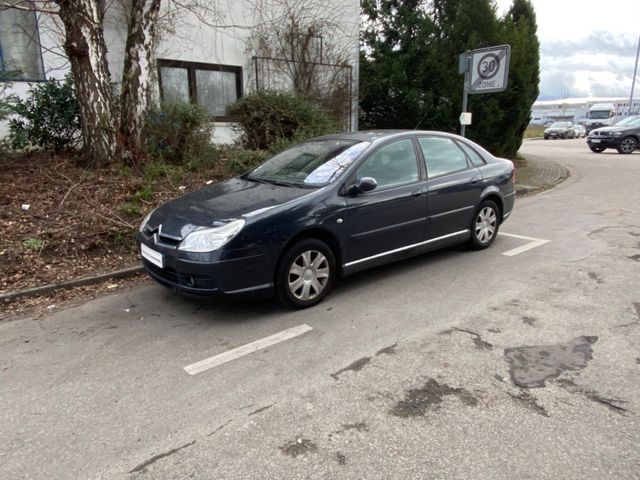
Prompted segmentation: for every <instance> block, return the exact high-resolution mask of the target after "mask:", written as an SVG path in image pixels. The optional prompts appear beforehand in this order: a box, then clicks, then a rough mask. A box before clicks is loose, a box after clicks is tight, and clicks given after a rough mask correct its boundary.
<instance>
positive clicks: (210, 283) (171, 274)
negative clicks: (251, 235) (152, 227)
mask: <svg viewBox="0 0 640 480" xmlns="http://www.w3.org/2000/svg"><path fill="white" fill-rule="evenodd" d="M137 242H138V252H139V253H140V248H141V247H140V244H144V245H146V246H147V247H149V248H151V249H153V250H154V251H156V252H158V253H160V254H161V255H162V258H163V265H162V267H160V266H158V265H155V264H154V263H152V262H151V261H149V260H148V259H146V258H144V257H142V265H143V266H144V268H145V270H146V271H147V273H148V274H149V276H150V277H151V278H153V279H154V280H155V281H156V282H158V283H159V284H161V285H163V286H165V287H167V288H170V289H171V290H174V291H176V292H179V293H182V294H186V295H189V296H198V297H216V296H228V295H241V294H247V295H260V296H266V295H271V294H272V293H273V278H274V272H275V262H274V261H272V255H271V254H270V252H269V251H268V250H266V249H265V250H262V251H255V250H247V251H224V252H213V253H212V254H210V255H201V257H202V258H201V259H199V260H195V259H186V258H180V253H179V252H178V251H177V250H176V249H167V248H164V247H162V246H160V245H157V244H155V243H154V242H153V241H151V240H150V239H145V238H144V236H143V235H139V236H138V240H137Z"/></svg>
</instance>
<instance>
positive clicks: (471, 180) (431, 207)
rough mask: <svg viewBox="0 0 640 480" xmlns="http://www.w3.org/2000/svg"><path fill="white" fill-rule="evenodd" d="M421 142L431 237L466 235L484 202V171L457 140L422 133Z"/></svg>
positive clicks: (428, 227)
mask: <svg viewBox="0 0 640 480" xmlns="http://www.w3.org/2000/svg"><path fill="white" fill-rule="evenodd" d="M418 144H419V145H420V149H421V152H422V155H423V158H424V160H425V162H426V167H427V177H428V180H427V190H428V198H427V217H428V225H427V234H426V235H427V238H428V239H436V238H440V237H447V236H455V235H460V236H462V235H464V233H466V232H467V231H468V230H469V228H470V225H471V220H472V217H473V213H474V211H475V209H476V207H477V206H478V203H479V202H480V195H481V194H482V189H483V182H482V173H481V172H480V170H479V169H478V168H476V167H475V166H474V165H473V163H472V162H471V160H470V159H469V158H468V157H467V154H466V153H465V152H464V151H463V150H462V148H461V147H460V146H459V145H458V143H457V142H456V141H454V140H453V139H451V138H447V137H442V136H421V137H419V138H418Z"/></svg>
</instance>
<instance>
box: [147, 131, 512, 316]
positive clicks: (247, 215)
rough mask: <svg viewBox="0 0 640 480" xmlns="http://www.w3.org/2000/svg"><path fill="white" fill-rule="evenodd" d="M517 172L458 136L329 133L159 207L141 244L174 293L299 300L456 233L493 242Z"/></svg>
mask: <svg viewBox="0 0 640 480" xmlns="http://www.w3.org/2000/svg"><path fill="white" fill-rule="evenodd" d="M514 181H515V169H514V166H513V163H512V162H511V161H509V160H504V159H500V158H496V157H494V156H493V155H491V154H490V153H489V152H487V151H486V150H484V149H483V148H482V147H480V146H478V145H476V144H475V143H473V142H470V141H469V140H467V139H465V138H462V137H458V136H456V135H450V134H445V133H440V132H430V131H373V132H360V133H344V134H337V135H330V136H324V137H318V138H314V139H311V140H308V141H306V142H303V143H301V144H298V145H295V146H293V147H291V148H289V149H287V150H284V151H283V152H280V153H278V154H277V155H275V156H274V157H272V158H270V159H268V160H267V161H265V162H264V163H263V164H261V165H260V166H258V167H257V168H255V169H253V170H252V171H250V172H248V173H246V174H244V175H242V176H240V177H237V178H233V179H231V180H227V181H225V182H221V183H218V184H215V185H211V186H209V187H206V188H204V189H202V190H199V191H196V192H193V193H190V194H188V195H185V196H183V197H181V198H178V199H175V200H173V201H170V202H168V203H167V204H165V205H162V206H161V207H159V208H157V209H156V210H154V211H153V212H151V213H150V214H149V215H148V216H147V218H146V219H145V220H144V221H143V223H142V225H141V226H140V234H139V236H138V243H139V246H140V253H141V256H142V260H143V264H144V266H145V268H146V270H147V272H148V273H149V275H151V277H153V278H154V279H155V280H156V281H158V282H159V283H160V284H162V285H164V286H167V287H169V288H172V289H174V290H176V291H179V292H182V293H187V294H192V295H207V296H213V295H234V294H238V295H239V294H252V295H255V294H263V295H271V294H273V293H274V292H275V293H276V295H277V296H278V297H279V299H280V300H281V301H283V302H284V303H286V304H288V305H290V306H293V307H297V308H304V307H310V306H312V305H314V304H316V303H318V302H319V301H320V300H322V299H323V298H324V297H325V296H326V295H327V293H328V292H329V290H330V289H331V287H332V285H333V283H334V281H335V280H336V279H337V278H338V277H340V276H343V275H348V274H351V273H353V272H356V271H359V270H363V269H366V268H369V267H374V266H376V265H381V264H383V263H387V262H391V261H394V260H397V259H399V258H404V257H407V256H411V255H416V254H419V253H423V252H425V251H428V250H434V249H437V248H442V247H445V246H448V245H452V244H456V243H461V242H467V243H468V244H469V245H470V246H471V247H472V248H475V249H482V248H486V247H488V246H489V245H491V244H492V243H493V241H494V240H495V238H496V235H497V233H498V228H499V227H500V224H501V223H502V222H503V221H504V220H506V219H507V217H508V216H509V215H510V214H511V212H512V210H513V205H514V200H515V189H514Z"/></svg>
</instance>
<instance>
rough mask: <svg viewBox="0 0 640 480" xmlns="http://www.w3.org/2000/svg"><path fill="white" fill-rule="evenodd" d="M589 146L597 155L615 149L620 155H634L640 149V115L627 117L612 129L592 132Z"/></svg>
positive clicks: (605, 128) (588, 142)
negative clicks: (608, 149)
mask: <svg viewBox="0 0 640 480" xmlns="http://www.w3.org/2000/svg"><path fill="white" fill-rule="evenodd" d="M587 145H589V148H590V149H591V151H592V152H595V153H601V152H603V151H604V150H605V149H607V148H615V149H616V150H617V151H618V153H624V154H629V153H633V152H634V151H635V150H636V149H638V148H640V115H634V116H632V117H627V118H625V119H624V120H621V121H620V122H618V123H616V124H615V125H612V126H610V127H601V128H596V129H595V130H592V131H591V132H589V136H588V137H587Z"/></svg>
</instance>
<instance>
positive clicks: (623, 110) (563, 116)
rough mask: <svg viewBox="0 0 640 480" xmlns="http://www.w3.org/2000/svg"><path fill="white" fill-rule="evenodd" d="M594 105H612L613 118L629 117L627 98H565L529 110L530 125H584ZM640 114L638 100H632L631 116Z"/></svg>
mask: <svg viewBox="0 0 640 480" xmlns="http://www.w3.org/2000/svg"><path fill="white" fill-rule="evenodd" d="M596 104H612V105H613V106H614V109H615V117H616V118H618V119H623V118H625V117H626V116H628V115H629V97H627V98H618V97H590V98H566V99H564V100H543V101H538V102H535V103H534V104H533V107H532V108H531V124H532V125H544V124H546V123H549V122H558V121H568V122H573V123H582V124H584V123H586V119H587V112H588V111H589V109H590V108H591V107H592V106H593V105H596ZM638 112H640V99H637V98H634V100H633V106H632V108H631V113H632V114H637V113H638Z"/></svg>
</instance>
